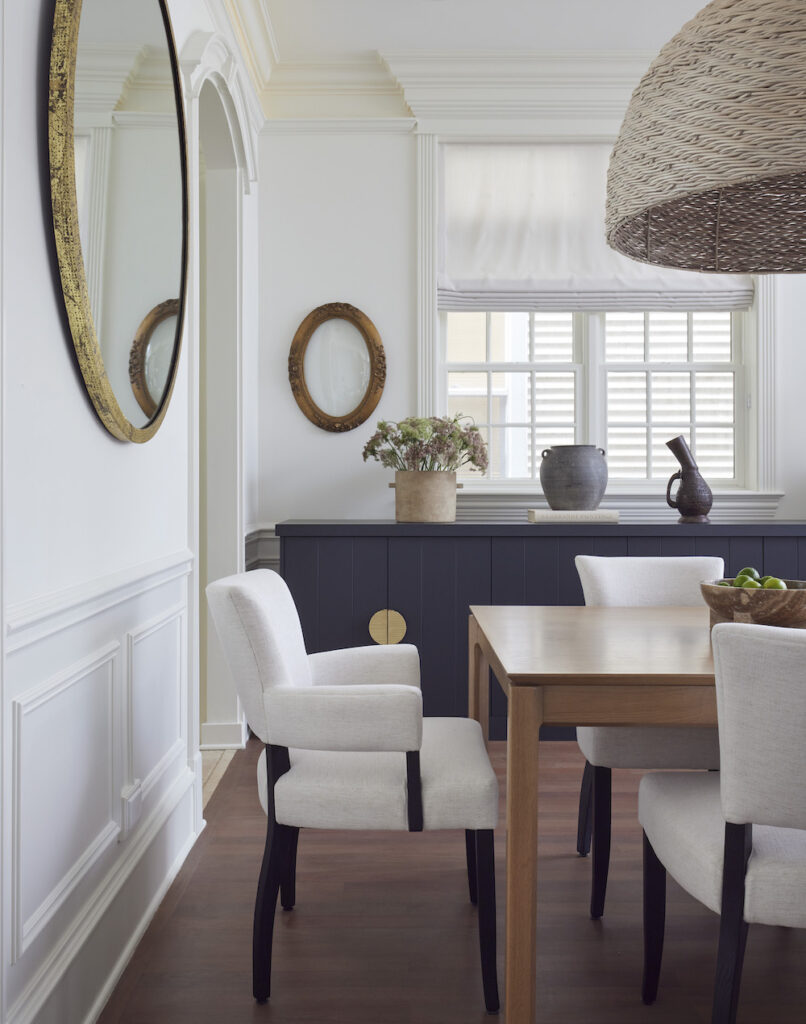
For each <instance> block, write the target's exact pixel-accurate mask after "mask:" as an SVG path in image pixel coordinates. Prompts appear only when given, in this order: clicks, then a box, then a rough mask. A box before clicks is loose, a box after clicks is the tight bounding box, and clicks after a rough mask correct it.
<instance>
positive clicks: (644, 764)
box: [575, 555, 725, 919]
mask: <svg viewBox="0 0 806 1024" xmlns="http://www.w3.org/2000/svg"><path fill="white" fill-rule="evenodd" d="M575 564H576V568H577V572H578V573H579V579H580V582H581V583H582V591H583V594H584V596H585V604H586V605H609V606H616V607H624V608H630V607H633V608H634V607H638V606H652V605H661V606H663V605H667V606H674V605H677V606H681V605H700V604H703V598H702V595H701V593H700V581H701V580H714V579H721V577H722V574H723V573H724V571H725V564H724V562H723V560H722V559H721V558H715V557H710V556H703V557H683V558H677V557H669V558H653V557H649V558H634V557H626V558H622V557H611V558H608V557H601V556H597V555H577V556H576V559H575ZM703 606H704V604H703ZM577 742H578V743H579V746H580V749H581V750H582V753H583V754H584V755H585V771H584V774H583V776H582V788H581V792H580V796H579V822H578V827H577V851H578V852H579V853H580V854H581V855H582V856H585V855H586V854H587V853H588V852H589V851H590V849H591V846H592V847H593V857H592V860H593V864H592V872H591V873H592V879H591V901H590V914H591V917H592V918H594V919H598V918H600V917H601V916H602V914H603V913H604V904H605V893H606V891H607V875H608V871H609V867H610V806H611V804H610V798H611V781H612V778H611V775H612V773H611V770H612V769H613V768H643V769H649V770H651V769H657V768H672V769H674V768H703V769H715V768H718V767H719V741H718V738H717V731H716V729H703V728H695V727H690V728H684V727H679V726H674V727H668V728H667V727H665V726H647V727H643V726H642V727H635V726H629V727H618V726H602V727H599V726H597V727H595V728H590V727H582V726H580V727H579V728H577Z"/></svg>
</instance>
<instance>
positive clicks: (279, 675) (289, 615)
mask: <svg viewBox="0 0 806 1024" xmlns="http://www.w3.org/2000/svg"><path fill="white" fill-rule="evenodd" d="M207 602H208V604H209V606H210V612H211V614H212V616H213V621H214V622H215V626H216V630H217V632H218V635H219V637H220V639H221V646H222V647H223V648H224V654H225V656H226V659H227V663H228V665H229V667H230V671H231V672H232V676H233V679H234V680H235V688H236V690H237V691H238V696H239V697H240V699H241V703H242V704H243V708H244V711H245V712H246V720H247V722H248V723H249V726H250V728H251V729H252V732H254V733H255V734H256V735H257V736H259V737H260V739H261V740H263V742H264V743H267V742H268V735H269V732H268V727H267V722H266V712H265V709H264V702H263V693H264V691H265V690H268V689H271V688H272V687H274V686H310V685H311V672H310V668H309V665H308V655H307V653H306V651H305V641H304V640H303V638H302V628H301V626H300V624H299V616H298V615H297V609H296V607H295V606H294V600H293V598H292V597H291V593H290V592H289V589H288V587H287V586H286V583H285V580H283V578H282V577H281V576H278V575H277V573H276V572H272V571H271V570H270V569H255V570H253V571H252V572H242V573H238V574H237V575H235V576H226V577H225V578H224V579H221V580H216V581H215V582H214V583H211V584H210V585H209V586H208V587H207Z"/></svg>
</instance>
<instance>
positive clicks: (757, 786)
mask: <svg viewBox="0 0 806 1024" xmlns="http://www.w3.org/2000/svg"><path fill="white" fill-rule="evenodd" d="M711 635H712V638H713V645H714V664H715V672H716V697H717V715H718V719H719V742H720V746H721V752H722V765H721V769H720V772H719V773H716V772H711V773H699V772H674V773H668V772H665V773H662V774H651V775H645V776H644V778H643V779H642V780H641V786H640V790H639V797H638V817H639V819H640V821H641V825H642V826H643V829H644V980H643V991H642V995H643V999H644V1002H645V1003H652V1002H654V1000H655V998H656V995H657V991H658V978H659V974H660V966H661V955H662V952H663V932H664V918H665V903H666V872H667V870H668V872H669V873H670V874H671V875H672V877H673V878H675V880H676V881H677V882H678V883H679V884H680V885H681V886H682V887H683V888H684V889H685V890H686V891H687V892H689V893H690V894H691V895H692V896H694V897H696V898H697V899H698V900H699V901H700V902H701V903H704V904H705V905H706V906H707V907H709V908H710V909H711V910H713V911H715V912H716V913H717V914H721V921H720V931H719V948H718V951H717V966H716V979H715V983H714V1001H713V1013H712V1024H734V1021H735V1020H736V1009H737V1006H738V1000H739V986H740V982H741V974H742V962H743V958H744V949H745V942H746V939H747V928H748V925H749V924H753V923H758V924H769V925H783V926H785V927H789V928H806V744H804V736H806V631H804V630H799V629H780V628H775V627H772V626H755V625H747V624H744V623H723V624H721V625H717V626H715V627H714V630H713V633H712V634H711ZM664 865H665V866H664ZM770 980H771V981H773V980H774V979H770ZM771 998H774V997H772V996H771ZM770 1019H771V1020H773V1019H775V1013H774V1011H773V1012H772V1013H771V1014H770Z"/></svg>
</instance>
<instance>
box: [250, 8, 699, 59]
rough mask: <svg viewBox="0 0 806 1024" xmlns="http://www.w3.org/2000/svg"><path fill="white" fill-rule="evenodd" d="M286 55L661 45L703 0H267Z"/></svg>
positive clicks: (649, 47) (280, 53) (322, 56)
mask: <svg viewBox="0 0 806 1024" xmlns="http://www.w3.org/2000/svg"><path fill="white" fill-rule="evenodd" d="M263 2H264V5H265V9H266V11H267V13H268V15H269V18H270V20H271V27H272V29H273V34H274V38H275V41H276V44H277V51H278V56H279V57H280V59H281V60H282V61H302V60H333V59H338V58H341V57H348V56H355V55H358V54H366V53H367V52H368V51H379V52H381V53H386V52H393V51H399V50H407V51H417V52H421V53H428V52H444V51H488V52H489V51H508V50H517V51H520V52H523V51H525V50H535V51H542V52H545V51H551V50H560V51H580V50H583V51H584V50H598V51H602V50H621V51H623V50H642V51H647V50H658V49H660V47H661V46H662V45H663V44H664V43H665V42H666V41H667V40H668V39H669V38H670V37H671V36H673V35H674V34H675V33H676V32H677V31H678V29H679V28H680V27H681V26H682V25H683V23H684V22H686V21H688V20H689V19H690V18H691V17H693V16H694V14H695V13H696V12H697V11H698V10H699V9H700V8H701V7H703V6H704V0H263Z"/></svg>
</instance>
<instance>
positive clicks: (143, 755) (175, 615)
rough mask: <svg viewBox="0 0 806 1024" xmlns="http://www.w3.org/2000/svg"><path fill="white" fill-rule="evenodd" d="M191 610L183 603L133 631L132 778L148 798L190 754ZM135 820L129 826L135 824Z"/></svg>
mask: <svg viewBox="0 0 806 1024" xmlns="http://www.w3.org/2000/svg"><path fill="white" fill-rule="evenodd" d="M184 617H185V606H184V604H177V605H174V606H173V607H171V608H168V609H166V610H165V611H164V612H162V613H161V614H160V615H158V616H156V617H155V618H153V619H150V620H149V621H148V622H145V623H143V624H142V625H141V626H138V627H137V628H136V629H134V630H130V631H129V632H128V634H127V637H126V646H127V661H128V672H127V679H128V694H127V697H128V700H127V706H128V751H129V757H128V762H129V763H128V773H127V774H128V777H127V779H126V786H127V788H128V787H136V786H137V785H138V783H139V784H140V785H141V786H142V798H143V799H147V797H148V794H149V792H150V791H151V790H152V788H153V787H154V786H155V785H156V783H157V782H158V781H159V780H160V779H161V778H162V777H163V776H164V775H165V773H166V771H167V770H168V769H169V768H170V766H171V764H172V763H173V762H174V761H175V760H176V759H177V757H179V756H180V755H181V753H182V751H183V750H184V747H185V741H184V722H185V715H184V713H183V693H184V689H185V671H184V664H183V661H184V659H183V646H184V645H183V642H182V638H183V635H184V630H185V623H184ZM133 824H134V822H130V823H129V825H130V827H131V825H133Z"/></svg>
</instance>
